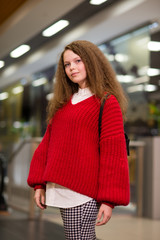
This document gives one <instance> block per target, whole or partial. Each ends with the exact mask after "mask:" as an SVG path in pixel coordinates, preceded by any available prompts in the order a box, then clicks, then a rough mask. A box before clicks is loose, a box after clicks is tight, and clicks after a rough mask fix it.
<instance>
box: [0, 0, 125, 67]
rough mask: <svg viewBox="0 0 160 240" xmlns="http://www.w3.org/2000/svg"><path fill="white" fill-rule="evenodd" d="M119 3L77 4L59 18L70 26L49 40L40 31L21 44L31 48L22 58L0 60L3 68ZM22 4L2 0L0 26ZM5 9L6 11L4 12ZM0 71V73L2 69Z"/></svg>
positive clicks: (19, 0) (84, 2) (8, 56)
mask: <svg viewBox="0 0 160 240" xmlns="http://www.w3.org/2000/svg"><path fill="white" fill-rule="evenodd" d="M119 1H121V0H108V1H107V2H105V3H103V4H101V5H91V4H89V0H85V1H83V2H82V3H81V4H79V5H78V6H77V7H75V8H74V9H72V10H71V11H69V12H68V13H67V14H66V15H64V16H61V17H60V19H65V20H68V21H69V22H70V24H69V25H68V26H67V27H66V28H65V29H63V30H62V31H60V32H59V33H57V34H56V35H54V36H52V37H50V38H46V37H43V36H42V34H41V32H42V31H41V32H40V33H39V34H37V35H36V36H34V37H33V38H32V39H30V40H29V41H27V42H25V43H22V44H28V45H29V46H30V47H31V50H30V51H29V52H28V53H26V54H25V55H24V56H22V57H20V58H18V59H13V58H11V57H10V55H9V54H8V55H7V56H5V57H4V58H3V59H1V60H3V61H5V67H8V66H9V65H10V64H12V63H15V62H16V61H19V60H20V59H22V58H24V57H26V55H27V54H28V55H29V54H31V53H32V52H33V51H35V50H36V49H37V48H39V47H41V46H42V45H43V44H45V43H48V42H50V41H54V40H55V39H57V38H58V37H59V36H62V35H63V34H64V33H65V32H67V31H68V30H70V29H72V28H73V27H76V26H77V25H78V24H80V23H81V22H83V21H85V20H86V19H88V18H90V17H91V16H93V15H95V14H96V13H98V12H100V11H102V10H104V9H105V8H108V7H110V6H112V5H113V4H115V3H116V2H119ZM24 2H25V1H22V0H12V1H10V0H3V1H2V3H1V7H2V8H1V10H0V15H1V13H2V16H1V17H0V24H2V23H3V22H4V21H5V19H7V18H8V17H9V15H10V14H12V13H14V12H15V11H16V10H17V9H18V7H20V6H21V5H22V4H23V3H24ZM7 4H8V5H7ZM7 6H8V7H7ZM5 8H6V9H8V10H6V9H5ZM58 20H59V19H57V20H56V21H58ZM56 21H55V22H56ZM53 23H54V22H53ZM53 23H52V24H53ZM17 47H18V46H17ZM3 70H4V68H3ZM0 71H2V69H1V70H0Z"/></svg>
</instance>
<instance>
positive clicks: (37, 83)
mask: <svg viewBox="0 0 160 240" xmlns="http://www.w3.org/2000/svg"><path fill="white" fill-rule="evenodd" d="M45 83H47V78H45V77H42V78H39V79H36V80H34V81H33V82H32V86H33V87H38V86H40V85H43V84H45Z"/></svg>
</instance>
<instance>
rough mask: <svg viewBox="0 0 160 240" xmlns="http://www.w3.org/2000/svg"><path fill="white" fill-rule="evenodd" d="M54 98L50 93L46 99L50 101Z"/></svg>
mask: <svg viewBox="0 0 160 240" xmlns="http://www.w3.org/2000/svg"><path fill="white" fill-rule="evenodd" d="M52 98H53V93H49V94H47V95H46V99H47V100H48V101H50V100H51V99H52Z"/></svg>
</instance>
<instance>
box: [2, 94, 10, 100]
mask: <svg viewBox="0 0 160 240" xmlns="http://www.w3.org/2000/svg"><path fill="white" fill-rule="evenodd" d="M8 95H9V94H8V93H7V92H3V93H0V100H5V99H7V98H8Z"/></svg>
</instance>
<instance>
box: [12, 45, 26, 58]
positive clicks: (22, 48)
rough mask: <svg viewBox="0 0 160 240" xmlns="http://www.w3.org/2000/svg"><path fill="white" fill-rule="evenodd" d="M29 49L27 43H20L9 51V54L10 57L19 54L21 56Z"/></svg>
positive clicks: (15, 56) (16, 56)
mask: <svg viewBox="0 0 160 240" xmlns="http://www.w3.org/2000/svg"><path fill="white" fill-rule="evenodd" d="M29 50H30V46H28V45H25V44H23V45H21V46H19V47H18V48H16V49H14V50H13V51H12V52H11V53H10V56H11V57H12V58H18V57H20V56H22V55H23V54H25V53H26V52H28V51H29Z"/></svg>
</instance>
